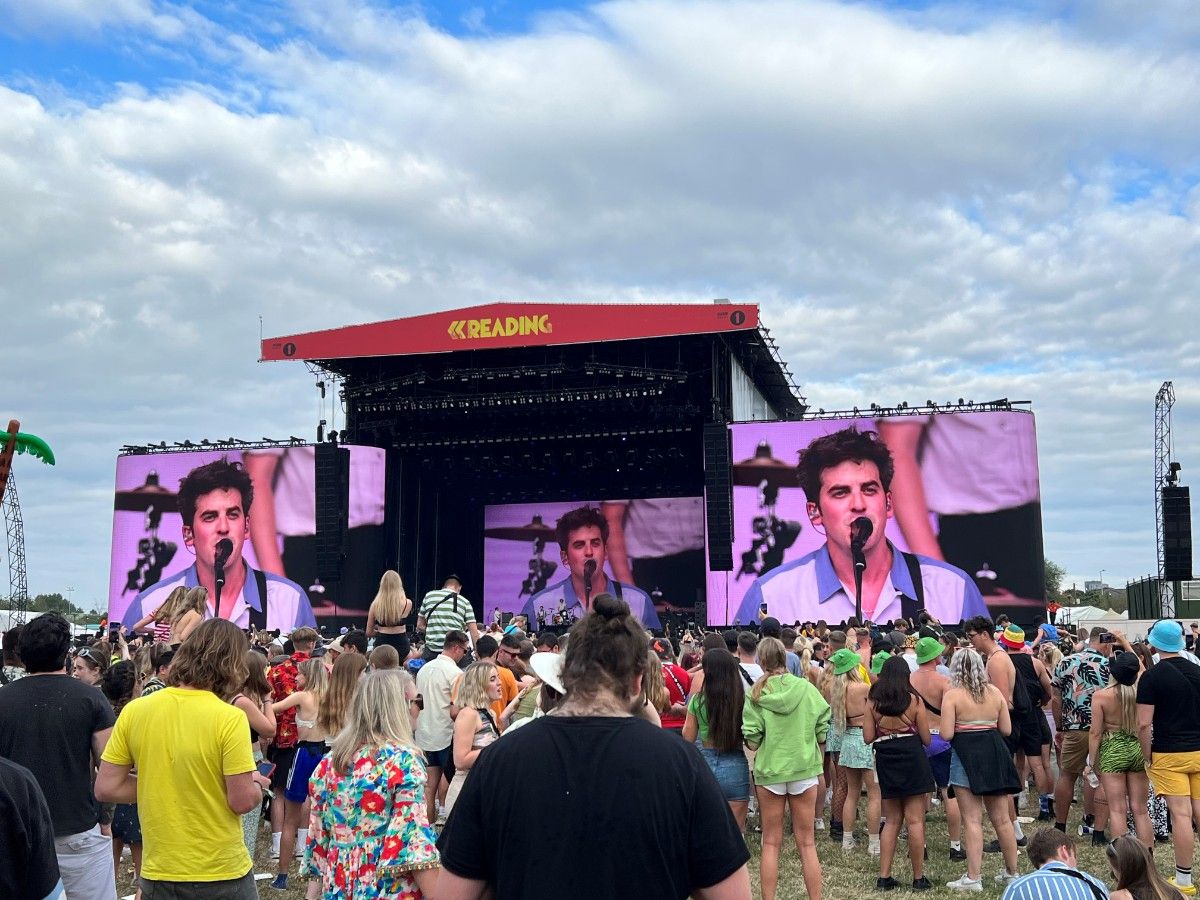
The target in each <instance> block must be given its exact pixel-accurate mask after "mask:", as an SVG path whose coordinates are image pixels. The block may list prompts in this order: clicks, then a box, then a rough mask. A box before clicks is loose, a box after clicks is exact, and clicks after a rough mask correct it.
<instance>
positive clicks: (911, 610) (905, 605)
mask: <svg viewBox="0 0 1200 900" xmlns="http://www.w3.org/2000/svg"><path fill="white" fill-rule="evenodd" d="M900 555H901V556H903V557H904V564H905V565H906V566H908V575H909V578H911V579H912V583H913V592H914V593H915V594H916V595H917V596H916V597H910V596H908V594H901V595H900V617H901V618H903V619H911V620H912V621H916V618H917V615H918V614H919V613H920V612H921V610H923V609H924V608H925V582H923V581H922V580H921V561H920V560H919V559H917V557H916V556H914V555H913V554H912V553H901V554H900Z"/></svg>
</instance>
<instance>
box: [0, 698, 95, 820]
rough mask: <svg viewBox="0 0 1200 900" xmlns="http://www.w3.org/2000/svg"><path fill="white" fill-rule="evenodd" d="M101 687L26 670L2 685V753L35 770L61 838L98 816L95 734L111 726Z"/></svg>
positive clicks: (0, 706)
mask: <svg viewBox="0 0 1200 900" xmlns="http://www.w3.org/2000/svg"><path fill="white" fill-rule="evenodd" d="M114 721H116V720H115V718H114V717H113V711H112V707H111V706H109V705H108V701H107V700H105V699H104V695H103V694H102V693H100V689H99V688H97V687H92V686H91V685H90V684H84V683H83V682H81V681H77V680H76V679H74V678H71V677H69V676H67V675H27V676H25V677H24V678H21V679H19V680H18V681H14V682H13V683H12V684H6V685H5V686H4V687H2V688H0V756H3V757H4V758H5V759H10V760H12V761H13V762H15V763H17V764H18V765H22V766H24V767H25V768H27V769H28V770H29V771H30V772H32V773H33V777H34V778H35V779H37V783H38V786H39V787H40V788H41V789H42V793H43V794H45V795H46V803H47V805H48V806H49V807H50V818H51V819H52V820H53V821H54V834H55V836H56V837H65V836H66V835H69V834H79V832H81V831H87V830H88V829H90V828H92V827H93V826H94V825H95V824H96V822H97V821H98V820H99V815H100V807H99V804H97V803H96V795H95V794H94V793H92V774H93V766H92V735H93V734H94V733H95V732H97V731H103V730H104V729H106V728H111V727H112V725H113V722H114Z"/></svg>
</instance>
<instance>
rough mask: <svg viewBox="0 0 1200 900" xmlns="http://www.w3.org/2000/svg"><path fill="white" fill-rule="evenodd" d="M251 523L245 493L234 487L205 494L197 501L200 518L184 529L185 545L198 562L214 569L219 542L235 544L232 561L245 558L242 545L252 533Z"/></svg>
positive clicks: (230, 555) (231, 556)
mask: <svg viewBox="0 0 1200 900" xmlns="http://www.w3.org/2000/svg"><path fill="white" fill-rule="evenodd" d="M249 523H250V520H249V519H247V518H246V516H245V514H244V513H243V512H242V494H241V492H240V491H236V490H232V489H230V488H219V489H217V490H215V491H209V492H208V493H207V494H202V495H201V496H200V497H199V498H198V499H197V500H196V516H195V518H194V519H192V527H191V528H188V526H186V525H184V526H183V542H184V543H185V544H186V545H187V547H188V549H189V550H191V551H192V552H193V553H195V554H196V561H197V562H199V563H201V564H203V565H204V566H205V567H206V568H210V569H211V568H212V567H213V560H214V558H215V557H216V555H217V542H218V541H221V540H222V539H224V538H229V540H230V541H232V542H233V553H231V554H229V558H230V559H231V560H236V559H239V558H240V557H241V555H242V544H244V543H245V542H246V536H247V535H248V534H249Z"/></svg>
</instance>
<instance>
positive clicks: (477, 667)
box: [458, 662, 496, 709]
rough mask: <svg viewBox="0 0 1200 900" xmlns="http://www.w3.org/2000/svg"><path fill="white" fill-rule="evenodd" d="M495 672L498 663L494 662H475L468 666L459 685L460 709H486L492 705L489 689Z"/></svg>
mask: <svg viewBox="0 0 1200 900" xmlns="http://www.w3.org/2000/svg"><path fill="white" fill-rule="evenodd" d="M495 672H496V664H495V663H492V662H473V663H471V664H470V665H469V666H467V669H466V671H465V672H463V675H462V684H460V685H459V686H458V707H459V709H486V708H487V707H489V706H491V705H492V698H491V697H489V696H488V690H487V689H488V682H489V681H490V680H491V677H492V675H493V674H494V673H495Z"/></svg>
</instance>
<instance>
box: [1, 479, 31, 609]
mask: <svg viewBox="0 0 1200 900" xmlns="http://www.w3.org/2000/svg"><path fill="white" fill-rule="evenodd" d="M4 530H5V531H6V532H7V533H8V595H9V602H10V603H11V605H12V612H13V618H12V624H13V625H14V626H15V625H24V624H25V619H26V617H27V615H28V613H29V583H28V581H27V579H26V576H25V523H24V520H23V519H22V518H21V502H20V501H19V500H18V499H17V485H16V480H15V479H14V477H13V475H12V474H11V473H9V476H8V488H7V489H6V490H5V492H4Z"/></svg>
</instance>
